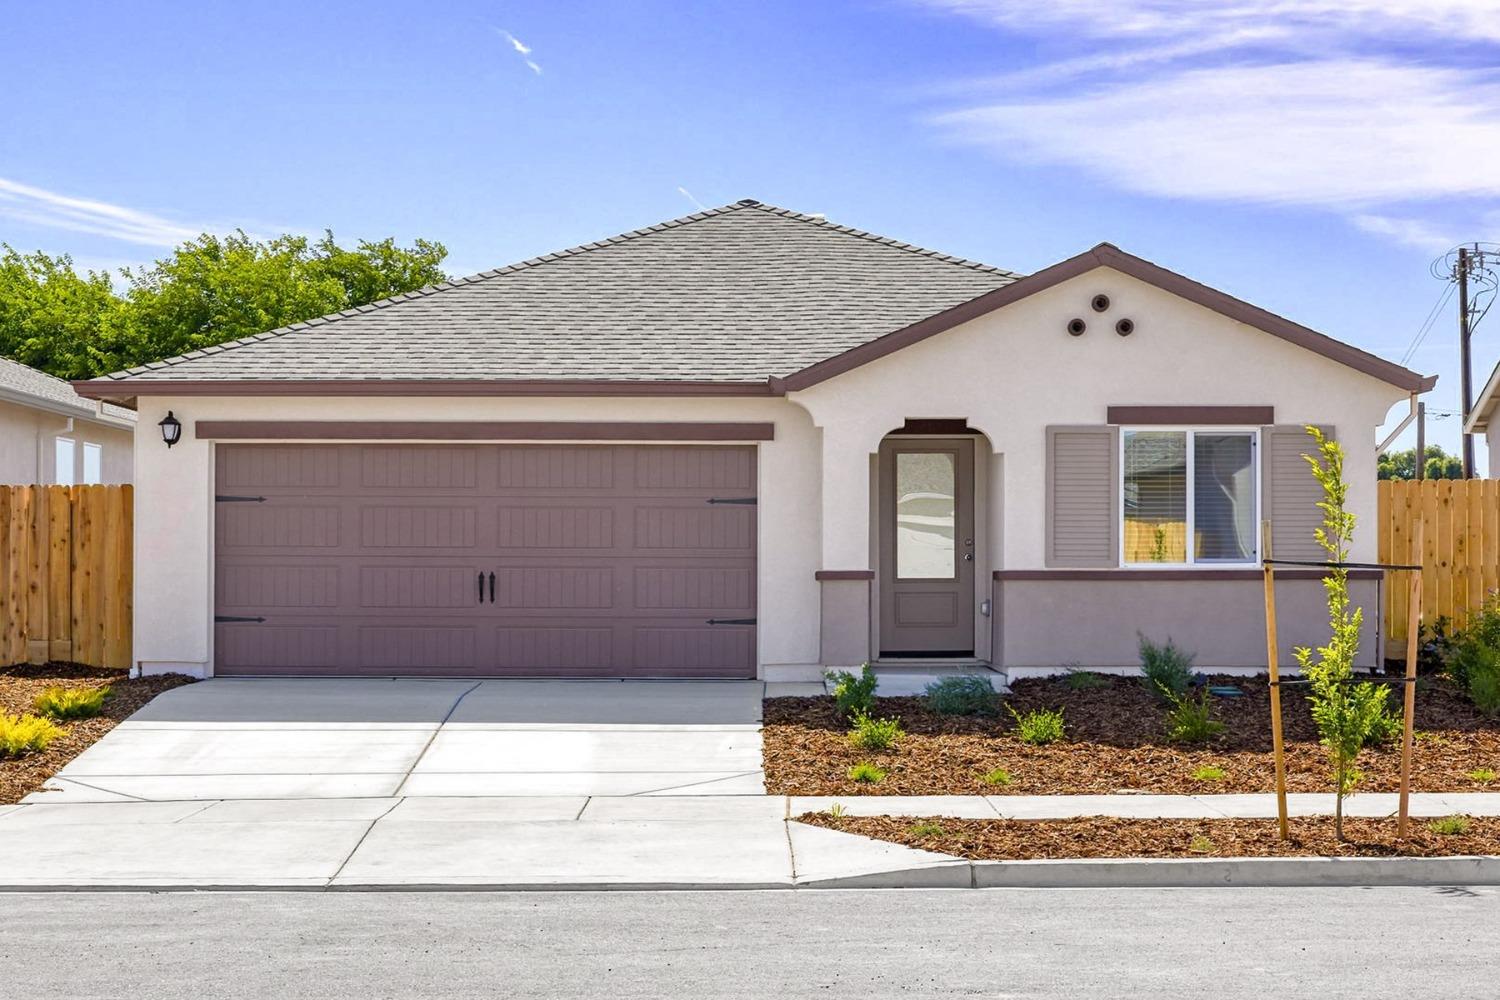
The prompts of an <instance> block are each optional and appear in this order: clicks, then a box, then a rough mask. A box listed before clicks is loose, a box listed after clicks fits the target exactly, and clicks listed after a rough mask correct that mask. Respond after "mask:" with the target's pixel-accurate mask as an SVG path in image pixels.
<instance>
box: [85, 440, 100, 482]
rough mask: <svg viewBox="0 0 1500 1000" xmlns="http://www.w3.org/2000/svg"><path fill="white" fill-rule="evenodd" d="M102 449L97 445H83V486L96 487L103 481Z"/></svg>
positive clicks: (86, 443)
mask: <svg viewBox="0 0 1500 1000" xmlns="http://www.w3.org/2000/svg"><path fill="white" fill-rule="evenodd" d="M103 456H104V447H103V446H102V445H97V444H89V443H88V442H87V441H85V442H84V444H83V485H85V486H98V485H99V484H100V483H102V482H103V481H104V476H103V471H104V469H103V466H104V457H103Z"/></svg>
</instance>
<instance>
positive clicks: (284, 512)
mask: <svg viewBox="0 0 1500 1000" xmlns="http://www.w3.org/2000/svg"><path fill="white" fill-rule="evenodd" d="M216 506H217V507H218V522H217V526H216V530H215V537H216V539H217V543H218V548H219V551H220V552H221V553H232V552H235V551H237V550H238V551H266V550H271V549H333V548H338V546H339V542H340V540H341V539H342V538H343V533H342V532H341V530H340V525H341V523H342V521H343V517H342V512H341V511H340V509H339V507H338V506H336V505H332V504H327V503H319V504H299V503H295V502H293V503H285V502H283V503H270V502H266V503H253V502H252V503H220V504H217V505H216Z"/></svg>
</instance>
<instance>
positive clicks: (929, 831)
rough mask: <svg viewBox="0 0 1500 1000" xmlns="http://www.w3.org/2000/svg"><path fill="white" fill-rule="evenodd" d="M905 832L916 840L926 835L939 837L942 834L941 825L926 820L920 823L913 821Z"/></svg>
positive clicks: (924, 838)
mask: <svg viewBox="0 0 1500 1000" xmlns="http://www.w3.org/2000/svg"><path fill="white" fill-rule="evenodd" d="M906 832H907V834H908V835H909V836H911V837H913V838H915V839H917V840H926V839H927V838H928V837H941V836H942V835H943V825H942V824H941V823H934V822H932V821H931V820H927V821H924V822H921V823H913V824H912V825H911V828H910V829H908V830H907V831H906Z"/></svg>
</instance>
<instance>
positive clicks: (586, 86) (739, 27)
mask: <svg viewBox="0 0 1500 1000" xmlns="http://www.w3.org/2000/svg"><path fill="white" fill-rule="evenodd" d="M0 14H3V15H4V22H3V23H5V25H6V30H5V31H4V32H3V33H0V90H3V92H5V93H7V94H8V95H10V98H11V99H10V100H8V101H7V102H6V104H5V110H4V111H3V112H0V240H3V241H5V242H8V243H10V244H12V245H13V246H15V247H17V248H19V249H24V250H29V249H44V250H48V251H52V252H64V251H66V252H70V253H72V254H73V255H74V257H75V259H76V260H77V261H78V262H79V263H80V264H82V265H87V266H95V267H99V266H118V265H121V264H128V263H132V262H141V261H147V260H150V259H152V258H153V257H155V256H157V255H159V254H162V253H164V252H166V251H167V249H169V247H170V246H171V245H172V244H173V243H175V242H177V241H178V240H180V239H182V238H185V237H188V236H191V235H193V234H195V233H197V232H199V231H202V230H204V229H210V230H216V231H222V230H227V229H232V228H234V227H241V228H244V229H245V230H247V231H249V232H252V233H256V234H260V235H269V234H273V233H277V232H282V231H295V232H317V231H320V230H322V229H323V228H325V227H331V228H332V229H333V230H334V231H335V233H336V235H338V236H340V237H341V238H344V239H353V238H356V237H370V238H379V237H384V236H387V235H394V236H396V237H398V238H399V239H401V240H410V239H413V238H415V237H418V236H423V237H428V238H433V239H439V240H442V241H443V242H444V243H446V244H447V245H448V246H449V248H450V249H451V251H452V256H451V257H450V259H449V262H448V266H449V269H450V270H451V271H453V272H455V273H469V272H472V271H477V270H482V269H484V268H487V267H492V266H496V265H498V264H502V263H506V262H509V261H513V260H517V259H521V258H525V257H529V256H533V255H536V254H538V253H543V252H546V251H548V250H552V249H557V248H561V247H565V246H570V245H573V244H577V243H581V242H587V241H589V240H593V239H597V238H600V237H604V236H608V235H611V234H613V233H616V232H620V231H624V230H627V229H632V228H636V227H639V226H643V225H649V224H651V223H654V222H658V221H661V220H663V219H667V218H672V217H676V216H679V215H683V214H687V213H688V212H691V211H694V210H695V207H696V204H702V205H707V206H712V205H718V204H723V203H727V202H730V201H734V200H736V199H739V198H745V197H753V198H758V199H760V200H762V201H767V202H771V203H774V204H778V205H783V206H786V207H789V208H794V209H798V210H801V211H804V212H821V213H826V214H827V215H828V216H829V217H830V218H831V219H834V220H836V221H839V222H843V223H846V224H849V225H854V226H858V227H860V228H864V229H869V230H873V231H875V232H878V233H882V234H885V235H890V236H895V237H898V238H901V239H904V240H909V241H911V242H914V243H918V244H921V245H924V246H929V247H933V248H935V249H940V250H943V251H946V252H949V253H955V254H960V255H963V256H966V257H972V258H975V259H978V260H983V261H987V262H990V263H994V264H998V265H1001V266H1004V267H1009V268H1013V269H1016V270H1022V271H1029V270H1034V269H1037V268H1040V267H1043V266H1045V265H1047V264H1049V263H1052V262H1055V261H1057V260H1059V259H1061V258H1064V257H1067V256H1070V255H1072V254H1074V253H1076V252H1078V251H1080V250H1082V249H1085V248H1087V247H1089V246H1092V245H1093V244H1095V243H1097V242H1099V241H1101V240H1108V241H1110V242H1113V243H1116V244H1118V245H1120V246H1121V247H1123V248H1125V249H1127V250H1130V251H1132V252H1134V253H1138V254H1140V255H1142V256H1145V257H1147V258H1150V259H1152V260H1155V261H1157V262H1159V263H1161V264H1164V265H1166V266H1168V267H1171V268H1173V269H1174V270H1178V271H1181V272H1183V273H1186V274H1188V275H1190V276H1192V277H1195V278H1197V279H1199V280H1202V281H1205V282H1207V283H1209V284H1212V285H1215V286H1217V287H1219V288H1222V289H1224V290H1226V291H1228V292H1231V293H1232V294H1235V295H1239V296H1241V297H1243V298H1246V299H1249V300H1251V301H1252V302H1255V303H1256V304H1258V305H1262V306H1264V307H1266V308H1269V309H1271V310H1273V311H1276V312H1279V313H1282V314H1283V315H1286V316H1289V317H1291V318H1293V319H1296V320H1298V321H1300V322H1303V323H1306V324H1307V325H1309V326H1312V327H1314V328H1316V329H1319V330H1322V331H1324V332H1326V333H1328V334H1331V335H1333V336H1336V337H1339V338H1341V339H1344V340H1348V341H1350V342H1352V343H1354V344H1358V345H1359V346H1361V347H1364V348H1366V349H1368V350H1371V351H1374V352H1376V353H1378V354H1381V355H1383V356H1385V357H1388V358H1391V359H1393V360H1401V359H1402V356H1403V355H1404V354H1405V353H1406V351H1407V349H1408V347H1409V346H1410V344H1411V341H1412V339H1413V336H1414V335H1415V334H1416V333H1417V331H1418V329H1419V328H1420V327H1421V325H1422V323H1423V321H1424V319H1425V318H1426V317H1427V316H1428V313H1429V311H1430V310H1431V308H1432V306H1433V304H1434V302H1435V301H1436V299H1437V298H1438V296H1439V294H1440V293H1441V291H1442V285H1441V284H1440V283H1439V282H1437V281H1436V280H1434V279H1433V278H1432V277H1431V275H1430V274H1429V272H1428V265H1429V262H1430V261H1431V260H1432V259H1433V258H1434V257H1435V256H1437V255H1438V254H1439V253H1440V252H1441V251H1442V250H1444V249H1446V248H1447V247H1450V246H1452V245H1453V244H1455V243H1456V242H1459V241H1461V240H1462V241H1470V240H1487V239H1488V240H1500V167H1497V163H1500V75H1497V73H1496V71H1495V69H1494V67H1495V66H1497V65H1500V58H1497V57H1500V0H1426V2H1422V3H1414V2H1409V0H1299V2H1298V3H1295V4H1288V3H1284V2H1279V0H1223V2H1218V3H1202V2H1197V0H1049V2H1048V3H1046V4H1036V3H1034V2H1022V0H844V2H835V0H817V2H812V3H809V2H806V0H803V2H799V3H782V2H773V0H763V2H758V3H754V4H747V3H730V2H726V3H702V4H692V3H688V2H685V0H675V2H660V3H656V2H629V0H602V2H593V0H583V2H566V3H560V2H551V3H495V2H489V3H483V2H471V0H450V2H443V3H430V4H412V3H394V2H391V3H381V2H369V0H367V2H362V3H336V2H317V3H309V2H307V0H302V2H298V3H286V2H273V0H261V2H257V3H255V4H236V5H230V4H181V3H150V2H127V3H119V2H117V3H108V4H106V3H88V2H73V3H67V4H50V5H37V4H31V3H21V2H14V0H0ZM1455 327H1456V315H1455V311H1454V309H1453V307H1452V305H1451V304H1450V305H1449V306H1448V307H1447V309H1446V310H1445V312H1444V313H1443V314H1442V315H1440V316H1439V317H1438V319H1437V321H1436V323H1435V324H1434V326H1433V328H1432V332H1431V333H1430V334H1429V335H1428V337H1427V339H1426V341H1425V342H1424V343H1423V344H1422V345H1421V346H1420V347H1419V348H1418V349H1417V350H1416V352H1415V353H1414V354H1413V355H1412V357H1411V359H1410V364H1411V365H1412V366H1413V367H1416V368H1419V369H1421V370H1422V371H1426V372H1437V373H1438V374H1439V375H1441V376H1442V381H1441V383H1440V385H1439V388H1438V390H1437V392H1436V394H1435V395H1434V396H1433V397H1432V398H1431V399H1430V402H1429V407H1430V409H1433V410H1449V411H1451V410H1454V409H1456V407H1457V391H1458V378H1457V360H1456V354H1457V347H1456V333H1455ZM1489 327H1490V328H1489V329H1484V328H1481V330H1480V334H1479V336H1478V337H1477V339H1476V366H1475V368H1476V382H1477V383H1482V382H1483V380H1484V378H1485V377H1486V376H1487V375H1488V373H1489V370H1490V368H1491V366H1492V365H1493V364H1494V362H1495V361H1496V359H1497V358H1500V320H1492V321H1490V324H1489ZM1456 424H1457V420H1456V418H1451V417H1450V418H1448V419H1445V420H1436V421H1434V422H1433V423H1432V425H1431V436H1432V438H1433V439H1434V440H1438V441H1440V442H1442V443H1444V444H1448V445H1450V446H1451V445H1452V444H1453V443H1454V442H1455V441H1456V438H1457V427H1456ZM1481 451H1482V449H1481Z"/></svg>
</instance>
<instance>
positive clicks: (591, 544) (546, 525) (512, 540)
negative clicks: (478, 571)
mask: <svg viewBox="0 0 1500 1000" xmlns="http://www.w3.org/2000/svg"><path fill="white" fill-rule="evenodd" d="M495 522H496V523H495V529H496V530H495V535H496V537H495V546H496V548H497V549H498V550H502V551H503V550H505V549H522V550H527V549H556V550H561V551H574V550H577V549H612V548H614V547H615V508H614V507H603V506H599V505H598V504H597V503H589V504H588V505H587V506H568V505H567V504H566V503H564V502H559V501H550V502H548V503H545V504H528V505H525V506H520V505H515V506H513V505H511V504H509V503H506V504H503V505H502V506H500V508H499V509H498V510H497V511H496V515H495Z"/></svg>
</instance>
